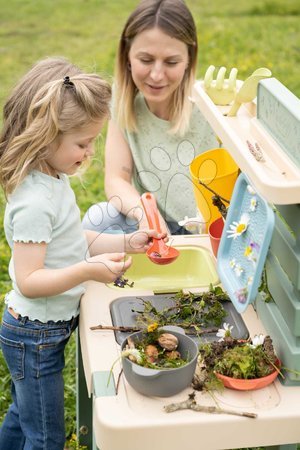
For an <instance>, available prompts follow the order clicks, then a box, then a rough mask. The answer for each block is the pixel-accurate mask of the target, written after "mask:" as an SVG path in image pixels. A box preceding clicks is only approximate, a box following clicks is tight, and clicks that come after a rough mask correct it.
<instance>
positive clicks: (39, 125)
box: [0, 58, 111, 196]
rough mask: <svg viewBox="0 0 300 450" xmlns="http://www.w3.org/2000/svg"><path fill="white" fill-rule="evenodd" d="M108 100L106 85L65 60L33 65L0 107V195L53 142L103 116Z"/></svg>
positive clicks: (37, 162) (40, 161) (45, 154)
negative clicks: (0, 110) (0, 116)
mask: <svg viewBox="0 0 300 450" xmlns="http://www.w3.org/2000/svg"><path fill="white" fill-rule="evenodd" d="M68 80H69V81H68ZM110 99H111V88H110V85H109V84H108V83H107V82H106V81H104V80H103V79H102V78H100V77H99V76H98V75H96V74H84V73H82V72H81V70H80V69H79V68H78V67H76V66H74V65H73V64H71V63H70V62H69V61H67V60H66V59H64V58H47V59H45V60H42V61H40V62H38V63H37V64H35V66H33V68H32V69H31V70H30V71H29V72H28V73H27V74H26V75H25V76H24V77H23V78H22V79H21V80H20V82H19V83H18V85H17V86H16V87H15V89H14V90H13V92H12V94H11V96H10V98H9V99H8V100H7V102H6V104H5V106H4V111H3V129H2V133H1V136H0V183H1V185H2V187H3V189H4V193H5V195H6V196H7V195H8V194H10V193H11V192H13V191H14V190H15V189H16V187H17V186H18V185H19V184H20V183H21V182H22V180H23V179H24V178H25V176H26V175H27V174H28V173H29V172H30V171H31V170H33V169H35V168H38V167H40V166H41V164H43V162H44V161H45V159H46V158H47V157H48V156H49V144H51V143H52V142H53V141H54V140H55V139H58V140H59V139H60V137H61V135H62V134H63V133H69V132H71V131H72V130H75V129H80V128H81V127H84V126H85V125H87V124H88V123H89V122H91V121H97V120H102V119H105V118H106V117H108V115H109V103H110Z"/></svg>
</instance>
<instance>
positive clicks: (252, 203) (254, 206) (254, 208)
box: [249, 197, 257, 212]
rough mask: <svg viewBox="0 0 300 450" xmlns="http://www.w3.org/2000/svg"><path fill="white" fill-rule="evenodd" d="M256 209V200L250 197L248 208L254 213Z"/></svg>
mask: <svg viewBox="0 0 300 450" xmlns="http://www.w3.org/2000/svg"><path fill="white" fill-rule="evenodd" d="M256 207H257V198H256V197H251V200H250V207H249V209H250V211H251V212H254V211H255V210H256Z"/></svg>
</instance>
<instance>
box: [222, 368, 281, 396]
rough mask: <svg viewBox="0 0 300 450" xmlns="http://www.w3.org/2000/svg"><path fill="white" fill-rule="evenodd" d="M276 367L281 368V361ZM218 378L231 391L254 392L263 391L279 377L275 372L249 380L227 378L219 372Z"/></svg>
mask: <svg viewBox="0 0 300 450" xmlns="http://www.w3.org/2000/svg"><path fill="white" fill-rule="evenodd" d="M276 365H277V367H278V368H280V365H281V364H280V361H278V362H277V363H276ZM216 377H217V378H219V380H221V381H222V383H223V384H224V386H225V387H227V388H229V389H235V390H238V391H254V390H255V389H261V388H264V387H266V386H268V385H269V384H271V383H273V381H274V380H276V378H277V377H278V371H277V370H274V372H272V373H270V375H267V376H266V377H261V378H252V379H249V380H243V379H241V378H232V377H226V376H225V375H222V374H221V373H217V372H216Z"/></svg>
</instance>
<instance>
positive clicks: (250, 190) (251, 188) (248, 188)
mask: <svg viewBox="0 0 300 450" xmlns="http://www.w3.org/2000/svg"><path fill="white" fill-rule="evenodd" d="M247 191H248V192H249V194H251V195H255V194H256V192H255V190H254V189H253V187H252V186H251V185H250V184H248V185H247Z"/></svg>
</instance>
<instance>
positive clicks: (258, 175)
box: [193, 79, 300, 205]
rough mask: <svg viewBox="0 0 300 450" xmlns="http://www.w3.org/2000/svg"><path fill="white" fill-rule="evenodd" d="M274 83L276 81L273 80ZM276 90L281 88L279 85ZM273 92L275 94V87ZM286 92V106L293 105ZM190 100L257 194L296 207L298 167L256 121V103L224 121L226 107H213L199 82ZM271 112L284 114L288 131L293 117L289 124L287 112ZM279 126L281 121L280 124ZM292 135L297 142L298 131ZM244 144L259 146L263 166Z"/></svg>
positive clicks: (299, 180) (299, 183)
mask: <svg viewBox="0 0 300 450" xmlns="http://www.w3.org/2000/svg"><path fill="white" fill-rule="evenodd" d="M274 80H275V79H270V80H264V81H261V82H260V84H259V88H260V86H264V82H265V81H266V82H267V83H269V82H270V81H271V82H274ZM276 82H277V80H275V83H276ZM278 83H279V82H278ZM279 84H280V83H279ZM280 86H281V87H282V85H280ZM276 88H277V90H278V86H276ZM283 88H284V87H283ZM284 89H286V88H284ZM286 91H287V92H286V93H288V95H289V96H292V98H291V101H290V103H293V102H294V103H296V100H297V99H296V100H295V98H294V95H293V94H292V93H291V92H290V91H288V90H287V89H286ZM193 100H194V101H195V103H196V105H197V106H198V107H199V109H200V111H201V112H202V114H203V115H204V116H205V118H206V119H207V121H208V122H209V123H210V125H211V127H212V128H213V130H214V131H215V133H216V134H217V136H218V137H219V139H221V141H222V143H223V147H224V148H226V150H227V151H228V152H229V153H230V154H231V156H232V157H233V159H234V160H235V162H236V163H237V165H238V166H239V167H240V169H241V170H242V171H243V172H245V173H246V174H247V175H248V177H249V178H250V180H251V181H252V183H253V184H254V185H255V187H256V189H257V190H258V192H259V193H260V194H261V195H262V196H263V197H264V198H265V199H266V200H267V201H268V202H270V203H275V204H278V205H288V204H295V203H300V164H298V166H297V160H292V159H291V158H290V157H289V156H288V155H287V153H286V152H285V149H284V148H283V146H281V145H279V144H278V143H277V141H276V140H275V139H274V138H273V137H272V136H271V134H270V133H268V131H267V130H266V128H265V127H264V126H262V122H261V121H260V120H259V118H257V117H256V115H257V114H256V113H257V111H256V110H257V106H256V102H251V103H245V104H242V105H241V107H240V109H239V110H238V112H237V115H236V116H234V117H226V116H225V115H224V114H226V113H227V112H228V111H229V109H230V106H216V105H215V104H214V103H213V101H212V100H211V99H210V97H209V96H208V95H207V94H206V92H205V90H204V88H203V82H202V81H197V82H196V83H195V86H194V92H193ZM272 101H273V102H274V103H276V98H274V99H273V98H272V99H271V102H272ZM271 106H272V104H271ZM275 109H276V107H274V108H273V110H272V114H273V113H274V114H275V113H278V114H284V119H285V120H284V124H285V125H286V128H287V130H288V131H289V126H288V125H289V123H291V120H293V119H294V117H292V116H291V120H289V116H288V114H289V112H288V111H286V110H284V109H283V108H282V110H281V111H280V112H279V111H278V109H277V110H275ZM298 115H299V105H298ZM280 120H281V116H280V115H279V116H278V123H279V122H280ZM281 122H283V121H282V120H281ZM298 126H299V123H298ZM296 131H297V133H298V137H299V139H300V135H299V128H298V129H297V130H296V129H291V130H290V132H291V133H294V134H295V132H296ZM288 138H289V136H287V137H286V139H288ZM247 141H249V142H250V143H251V144H252V145H255V143H258V144H259V147H260V149H261V150H262V153H263V157H264V162H263V161H257V160H256V158H255V157H254V156H253V154H252V153H250V151H249V148H248V145H247ZM282 141H284V138H283V139H282ZM299 142H300V140H299ZM299 142H298V144H296V145H297V149H296V148H295V150H294V153H295V154H297V155H298V158H299V155H300V144H299Z"/></svg>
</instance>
